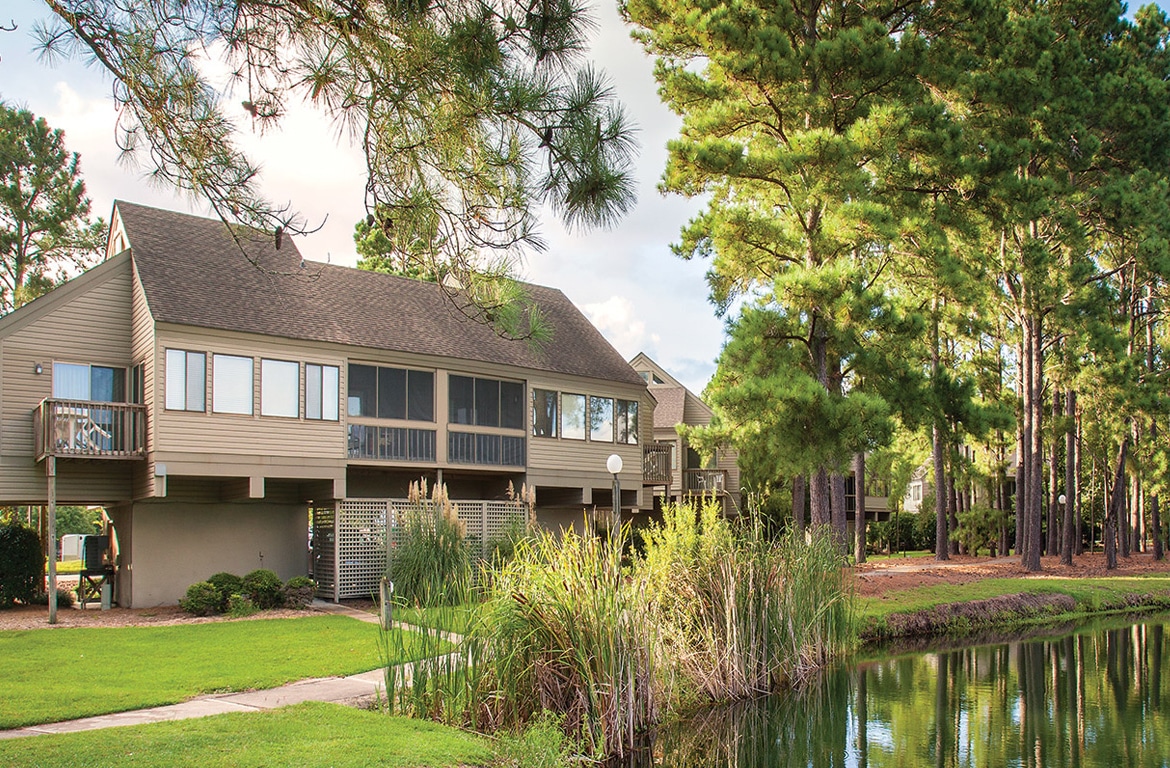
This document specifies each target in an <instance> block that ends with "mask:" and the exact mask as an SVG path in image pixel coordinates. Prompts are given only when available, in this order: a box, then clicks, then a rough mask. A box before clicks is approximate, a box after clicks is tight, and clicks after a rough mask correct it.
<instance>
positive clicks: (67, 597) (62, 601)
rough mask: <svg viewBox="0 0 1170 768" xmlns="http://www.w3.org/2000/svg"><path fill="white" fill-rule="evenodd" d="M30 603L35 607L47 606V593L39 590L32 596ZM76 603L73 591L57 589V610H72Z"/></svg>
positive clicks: (62, 588)
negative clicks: (35, 605)
mask: <svg viewBox="0 0 1170 768" xmlns="http://www.w3.org/2000/svg"><path fill="white" fill-rule="evenodd" d="M32 602H34V603H36V604H37V605H48V604H49V593H48V592H45V591H44V590H41V591H39V592H37V593H36V595H34V596H33V599H32ZM76 602H77V597H76V595H74V594H73V590H71V589H65V588H64V587H57V607H58V608H72V607H73V606H74V604H75V603H76Z"/></svg>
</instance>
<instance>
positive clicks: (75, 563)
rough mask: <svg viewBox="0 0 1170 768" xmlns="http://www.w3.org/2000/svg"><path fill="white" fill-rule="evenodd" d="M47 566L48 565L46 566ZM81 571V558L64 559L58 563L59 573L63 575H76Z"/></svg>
mask: <svg viewBox="0 0 1170 768" xmlns="http://www.w3.org/2000/svg"><path fill="white" fill-rule="evenodd" d="M46 567H47V566H46ZM79 573H81V561H80V560H62V561H61V562H59V563H57V574H58V575H61V576H68V575H70V574H72V575H74V576H76V575H77V574H79Z"/></svg>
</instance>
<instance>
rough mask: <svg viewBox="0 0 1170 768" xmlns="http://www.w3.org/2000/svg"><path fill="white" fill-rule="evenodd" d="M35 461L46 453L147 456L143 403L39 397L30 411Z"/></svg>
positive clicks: (136, 457) (144, 408)
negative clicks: (36, 403)
mask: <svg viewBox="0 0 1170 768" xmlns="http://www.w3.org/2000/svg"><path fill="white" fill-rule="evenodd" d="M33 440H34V443H35V448H36V457H37V461H40V460H41V459H44V458H45V457H47V456H56V457H60V458H82V459H141V458H144V457H145V456H146V406H144V405H134V404H131V403H95V402H88V401H85V400H55V399H52V398H49V399H46V400H42V401H41V404H40V405H38V406H37V407H36V409H35V410H34V411H33Z"/></svg>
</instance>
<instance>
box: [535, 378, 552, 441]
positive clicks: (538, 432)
mask: <svg viewBox="0 0 1170 768" xmlns="http://www.w3.org/2000/svg"><path fill="white" fill-rule="evenodd" d="M557 423H558V419H557V393H556V392H553V391H551V390H548V389H534V390H532V436H533V437H556V436H557Z"/></svg>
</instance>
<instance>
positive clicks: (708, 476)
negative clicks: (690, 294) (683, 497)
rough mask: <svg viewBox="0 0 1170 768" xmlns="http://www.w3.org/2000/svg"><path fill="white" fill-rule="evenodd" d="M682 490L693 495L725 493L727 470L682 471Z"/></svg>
mask: <svg viewBox="0 0 1170 768" xmlns="http://www.w3.org/2000/svg"><path fill="white" fill-rule="evenodd" d="M683 490H684V491H686V492H687V493H694V494H700V493H716V494H720V493H725V492H726V491H727V470H725V469H684V470H683Z"/></svg>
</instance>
